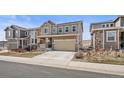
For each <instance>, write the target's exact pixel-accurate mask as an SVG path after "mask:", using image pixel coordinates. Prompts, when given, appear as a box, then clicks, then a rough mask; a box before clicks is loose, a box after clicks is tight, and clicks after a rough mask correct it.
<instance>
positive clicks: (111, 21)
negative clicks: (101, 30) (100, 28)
mask: <svg viewBox="0 0 124 93" xmlns="http://www.w3.org/2000/svg"><path fill="white" fill-rule="evenodd" d="M113 22H114V21H113V20H109V21H101V22H95V23H91V25H96V24H104V23H113Z"/></svg>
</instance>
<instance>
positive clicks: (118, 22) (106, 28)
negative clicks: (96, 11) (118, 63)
mask: <svg viewBox="0 0 124 93" xmlns="http://www.w3.org/2000/svg"><path fill="white" fill-rule="evenodd" d="M90 32H91V39H92V41H91V44H92V46H93V48H94V49H111V48H112V49H124V16H118V17H117V18H116V19H114V20H112V21H105V22H98V23H92V24H91V25H90Z"/></svg>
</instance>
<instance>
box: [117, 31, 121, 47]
mask: <svg viewBox="0 0 124 93" xmlns="http://www.w3.org/2000/svg"><path fill="white" fill-rule="evenodd" d="M119 34H120V31H119V29H118V31H117V40H118V49H120V35H119Z"/></svg>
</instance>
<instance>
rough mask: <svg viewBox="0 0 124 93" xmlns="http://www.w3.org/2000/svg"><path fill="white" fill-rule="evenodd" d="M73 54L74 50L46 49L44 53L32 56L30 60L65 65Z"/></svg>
mask: <svg viewBox="0 0 124 93" xmlns="http://www.w3.org/2000/svg"><path fill="white" fill-rule="evenodd" d="M74 54H75V52H64V51H48V52H46V53H44V54H41V55H38V56H35V57H33V58H32V59H31V60H35V61H36V60H37V62H42V63H49V64H54V65H55V64H57V65H64V66H65V65H67V64H68V62H69V61H70V60H71V59H72V58H73V56H74Z"/></svg>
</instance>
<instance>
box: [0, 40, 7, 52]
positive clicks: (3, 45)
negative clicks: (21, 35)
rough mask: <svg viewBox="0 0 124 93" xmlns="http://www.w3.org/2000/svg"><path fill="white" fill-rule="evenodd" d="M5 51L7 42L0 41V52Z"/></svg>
mask: <svg viewBox="0 0 124 93" xmlns="http://www.w3.org/2000/svg"><path fill="white" fill-rule="evenodd" d="M6 49H7V41H0V50H6Z"/></svg>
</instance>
